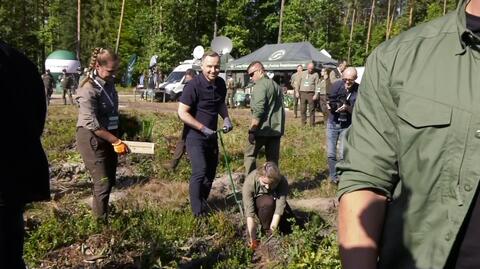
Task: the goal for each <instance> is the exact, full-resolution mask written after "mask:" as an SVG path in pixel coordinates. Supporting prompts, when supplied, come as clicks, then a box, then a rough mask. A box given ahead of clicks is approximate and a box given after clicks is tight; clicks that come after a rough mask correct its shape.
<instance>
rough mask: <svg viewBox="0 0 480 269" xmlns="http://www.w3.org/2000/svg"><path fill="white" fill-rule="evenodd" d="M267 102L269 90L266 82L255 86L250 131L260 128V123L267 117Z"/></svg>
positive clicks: (251, 106) (251, 105) (251, 104)
mask: <svg viewBox="0 0 480 269" xmlns="http://www.w3.org/2000/svg"><path fill="white" fill-rule="evenodd" d="M266 100H267V88H266V87H265V82H264V81H263V82H261V83H258V84H255V86H253V93H252V100H251V103H250V108H251V109H252V120H251V122H250V130H255V129H256V128H258V127H259V125H260V121H261V120H262V119H263V118H264V117H265V114H266V111H265V102H266Z"/></svg>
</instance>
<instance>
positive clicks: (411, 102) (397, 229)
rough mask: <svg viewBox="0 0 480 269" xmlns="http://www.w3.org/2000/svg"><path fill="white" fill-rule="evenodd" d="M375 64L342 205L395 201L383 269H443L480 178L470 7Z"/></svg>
mask: <svg viewBox="0 0 480 269" xmlns="http://www.w3.org/2000/svg"><path fill="white" fill-rule="evenodd" d="M466 2H467V1H466V0H464V1H460V5H459V8H458V9H457V11H456V12H452V13H449V14H447V15H446V16H443V17H442V18H439V19H436V20H434V21H431V22H429V23H426V24H423V25H420V26H418V27H415V28H413V29H411V30H409V31H407V32H405V33H403V34H401V35H400V36H398V37H397V38H394V39H392V40H389V41H387V42H385V43H383V44H382V45H380V46H379V47H378V48H377V49H376V50H375V51H374V52H373V53H372V55H370V57H369V58H368V61H367V64H366V67H365V70H366V71H365V74H364V76H363V80H362V84H361V86H360V89H359V97H358V99H357V102H356V104H355V109H354V111H353V119H352V125H351V128H350V129H349V131H348V132H347V135H346V145H345V153H344V162H342V163H340V164H339V165H338V166H337V170H338V172H339V174H340V184H339V196H341V195H343V194H344V193H347V192H353V191H356V190H361V189H374V190H377V191H378V192H379V193H383V194H385V195H386V196H387V197H388V198H390V202H389V203H388V207H387V212H386V216H385V222H384V226H383V235H382V242H381V248H380V258H379V268H402V269H403V268H422V269H423V268H425V269H427V268H443V267H444V265H445V262H446V260H447V258H448V256H449V253H450V251H451V249H452V246H453V244H454V242H455V238H456V236H457V233H458V231H459V229H460V227H461V225H462V223H463V221H464V219H465V216H466V215H467V212H468V209H469V207H470V205H471V202H472V198H473V197H474V194H475V190H476V189H477V187H478V182H479V179H480V165H479V163H480V154H479V152H480V117H479V115H480V106H479V104H480V79H479V75H478V74H480V62H479V59H480V52H479V50H478V46H480V40H479V38H478V37H477V36H475V35H473V34H472V33H471V32H470V31H469V30H467V29H466V18H465V3H466Z"/></svg>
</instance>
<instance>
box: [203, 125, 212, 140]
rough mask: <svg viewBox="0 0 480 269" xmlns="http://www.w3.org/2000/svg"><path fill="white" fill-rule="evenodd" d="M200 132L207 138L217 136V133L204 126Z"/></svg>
mask: <svg viewBox="0 0 480 269" xmlns="http://www.w3.org/2000/svg"><path fill="white" fill-rule="evenodd" d="M200 132H202V133H203V134H204V135H205V136H206V137H207V138H211V137H213V136H214V135H215V131H214V130H212V129H210V128H208V127H206V126H203V127H202V128H201V129H200Z"/></svg>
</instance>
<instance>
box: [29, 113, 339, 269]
mask: <svg viewBox="0 0 480 269" xmlns="http://www.w3.org/2000/svg"><path fill="white" fill-rule="evenodd" d="M231 113H232V115H231V117H232V118H233V123H234V130H233V131H232V132H230V133H228V134H225V135H223V139H224V143H225V146H226V150H227V152H228V155H229V161H230V163H231V167H232V168H233V169H232V170H233V171H237V172H243V170H244V169H243V151H244V148H245V146H246V145H247V143H248V141H247V131H248V124H249V121H250V119H249V118H248V117H246V116H245V115H237V114H235V112H231ZM76 117H77V109H76V108H75V107H73V106H51V107H50V108H49V114H48V119H47V123H46V129H45V132H44V136H43V139H42V142H43V145H44V148H45V150H46V152H47V154H48V158H49V160H50V163H52V164H61V163H65V162H76V163H80V162H82V160H81V158H80V155H79V154H78V152H77V151H76V149H75V147H74V144H75V123H76ZM221 124H222V121H221V120H219V127H221ZM120 127H121V138H122V139H128V140H138V141H151V142H154V143H155V145H156V146H155V147H156V148H155V154H154V155H152V156H146V155H135V154H132V155H129V156H127V163H128V165H129V166H131V167H134V171H135V175H136V176H144V177H147V178H149V179H150V180H151V181H155V180H159V179H161V180H162V182H165V184H168V183H169V182H172V181H174V182H176V183H175V184H184V183H181V182H186V181H188V179H189V177H190V173H191V170H190V166H189V163H188V161H187V160H186V158H185V157H184V158H183V159H182V160H181V162H180V164H179V166H178V168H177V170H176V171H175V172H169V171H167V170H165V169H164V168H163V167H162V166H161V164H162V163H164V162H166V161H168V160H169V159H170V158H171V151H173V148H174V147H175V144H176V142H177V139H178V137H179V136H180V134H181V131H182V128H183V124H182V123H181V122H180V121H179V120H178V117H177V116H176V115H175V114H173V113H172V114H163V113H154V112H141V111H122V113H121V126H120ZM324 141H325V131H324V126H317V127H314V128H312V127H301V126H300V124H299V122H298V121H296V122H288V123H287V128H286V134H285V136H284V137H282V140H281V153H280V168H281V170H282V173H283V174H284V175H286V176H287V178H288V180H289V183H290V185H291V189H290V197H291V198H308V197H331V196H333V195H334V193H335V191H336V187H335V186H333V185H331V184H328V183H327V182H325V181H321V179H324V178H325V170H326V163H327V161H326V154H325V151H324V149H323V147H322V145H323V144H324ZM220 152H221V155H220V156H219V157H220V159H219V160H220V163H219V166H218V169H217V173H218V174H219V175H220V174H224V173H225V172H226V165H225V163H224V159H223V151H222V150H221V149H220ZM261 162H264V154H260V157H259V163H261ZM160 191H161V190H160ZM137 192H138V191H137ZM77 197H78V196H76V195H75V194H74V193H73V194H71V195H68V196H66V197H63V198H61V200H60V201H57V202H55V204H53V203H39V204H34V205H33V206H29V207H28V210H27V215H29V218H30V220H29V223H31V224H28V225H27V226H28V232H27V236H26V242H25V258H26V260H27V262H28V264H29V265H30V267H35V268H37V267H38V266H39V265H40V263H41V261H42V260H43V259H54V258H52V257H49V255H52V253H55V251H60V250H62V249H63V248H67V247H69V246H71V245H72V244H79V243H81V242H85V241H86V240H88V239H89V238H92V237H94V236H95V235H99V234H100V235H102V236H104V237H105V238H107V239H108V240H106V241H105V242H104V245H105V248H106V250H105V252H106V253H107V254H108V256H109V259H108V261H109V262H110V264H109V265H110V268H116V267H120V266H121V265H123V264H122V262H123V260H122V259H124V257H125V255H126V253H128V255H131V256H133V259H134V260H135V264H136V265H137V266H139V267H140V268H177V267H179V266H180V265H182V264H188V263H190V264H195V265H199V266H203V268H251V267H252V266H253V265H252V262H251V261H252V252H251V251H250V250H249V249H248V248H246V242H245V238H244V229H245V227H242V222H241V221H240V219H239V214H238V213H236V211H235V209H234V208H227V210H226V211H223V212H217V213H215V214H213V215H212V216H210V217H208V218H207V219H203V220H201V221H198V220H196V219H194V218H193V216H192V214H191V212H190V208H189V207H188V206H187V205H185V204H184V203H176V204H177V205H178V204H180V207H173V206H170V207H168V206H165V204H162V203H153V202H149V201H148V200H147V199H145V200H144V201H143V200H142V201H139V200H136V199H141V196H138V195H137V196H132V197H128V196H127V198H126V200H125V201H121V202H117V203H116V204H115V207H114V208H113V209H112V213H111V216H110V223H109V224H108V225H103V224H100V223H97V222H96V221H95V220H94V219H93V217H92V216H91V214H90V209H89V208H88V207H87V206H85V205H82V203H81V202H79V201H78V200H76V199H77ZM182 199H183V198H182ZM326 223H331V222H325V221H323V220H322V219H321V218H320V217H318V216H313V217H311V218H309V219H308V220H307V224H306V225H305V227H299V226H296V227H295V229H294V232H293V233H292V234H291V235H288V236H285V237H284V238H282V239H281V240H280V243H281V244H282V252H281V253H279V254H278V257H277V259H278V260H277V261H275V263H272V266H274V267H275V264H277V265H278V266H280V267H275V268H327V269H328V268H332V269H335V268H340V265H339V256H338V246H337V245H336V236H335V234H334V231H333V230H332V228H331V227H329V225H328V224H326ZM326 231H327V232H326ZM186 258H188V259H186ZM67 259H68V257H67ZM114 262H118V264H115V263H114ZM112 263H113V265H112ZM63 266H64V267H68V266H67V265H63ZM60 267H62V266H60Z"/></svg>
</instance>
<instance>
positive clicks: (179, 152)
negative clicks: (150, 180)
mask: <svg viewBox="0 0 480 269" xmlns="http://www.w3.org/2000/svg"><path fill="white" fill-rule="evenodd" d="M184 153H185V138H184V137H183V136H182V137H180V139H178V142H177V145H175V152H173V158H172V160H170V167H171V168H172V169H175V168H176V167H177V165H178V163H179V162H180V159H181V158H182V156H183V154H184Z"/></svg>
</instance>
